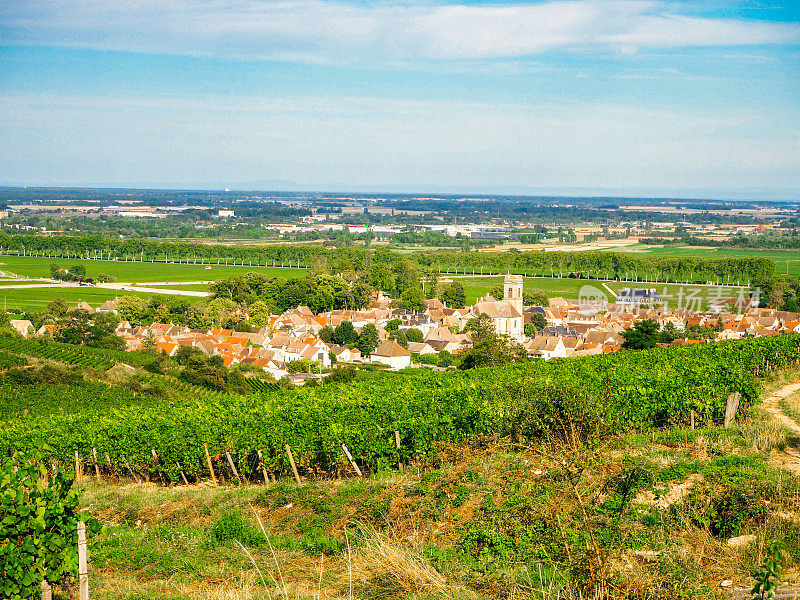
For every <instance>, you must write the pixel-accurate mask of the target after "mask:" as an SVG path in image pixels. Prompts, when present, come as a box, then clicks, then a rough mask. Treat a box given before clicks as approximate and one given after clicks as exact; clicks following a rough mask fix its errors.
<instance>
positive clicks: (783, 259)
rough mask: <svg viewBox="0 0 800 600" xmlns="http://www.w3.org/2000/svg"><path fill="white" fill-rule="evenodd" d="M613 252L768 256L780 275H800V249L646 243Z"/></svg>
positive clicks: (729, 256) (726, 256) (708, 256)
mask: <svg viewBox="0 0 800 600" xmlns="http://www.w3.org/2000/svg"><path fill="white" fill-rule="evenodd" d="M610 250H611V251H613V252H622V253H629V252H636V253H643V254H651V255H654V256H694V257H698V258H768V259H770V260H772V261H775V272H776V273H777V274H779V275H787V274H788V275H800V250H751V249H738V248H714V247H706V246H703V247H696V246H663V247H658V246H648V245H645V244H641V245H636V246H629V247H626V248H613V249H610Z"/></svg>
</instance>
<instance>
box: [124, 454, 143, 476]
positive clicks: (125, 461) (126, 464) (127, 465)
mask: <svg viewBox="0 0 800 600" xmlns="http://www.w3.org/2000/svg"><path fill="white" fill-rule="evenodd" d="M122 460H123V462H124V463H125V466H126V467H128V471H129V472H130V474H131V477H133V478H134V480H135V481H136V483H141V480H140V479H139V476H138V475H137V474H136V473H134V472H133V469H132V468H131V465H130V463H129V462H128V459H127V457H125V456H123V457H122Z"/></svg>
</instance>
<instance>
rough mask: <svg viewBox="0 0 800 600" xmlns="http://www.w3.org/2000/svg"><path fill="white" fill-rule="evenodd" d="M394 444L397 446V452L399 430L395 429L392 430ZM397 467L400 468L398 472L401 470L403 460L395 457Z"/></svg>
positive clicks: (398, 447) (398, 448)
mask: <svg viewBox="0 0 800 600" xmlns="http://www.w3.org/2000/svg"><path fill="white" fill-rule="evenodd" d="M394 446H395V448H397V450H398V453H399V451H400V432H399V431H397V429H395V430H394ZM397 468H398V469H400V472H401V473H402V472H403V461H402V460H400V459H399V458H398V459H397Z"/></svg>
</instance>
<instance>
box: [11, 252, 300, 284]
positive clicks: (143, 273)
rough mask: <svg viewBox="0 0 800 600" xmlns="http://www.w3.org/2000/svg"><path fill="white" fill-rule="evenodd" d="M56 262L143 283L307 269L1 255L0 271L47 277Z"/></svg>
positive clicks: (297, 272) (277, 274)
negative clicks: (252, 272)
mask: <svg viewBox="0 0 800 600" xmlns="http://www.w3.org/2000/svg"><path fill="white" fill-rule="evenodd" d="M51 263H56V264H58V265H59V266H61V267H65V268H69V267H70V266H71V265H76V264H81V265H83V266H84V267H85V268H86V276H87V277H91V278H95V277H97V275H98V274H99V273H105V274H106V275H110V276H112V277H114V278H116V279H117V281H127V282H135V283H143V282H146V281H208V280H212V279H214V280H216V279H225V278H228V277H234V276H236V275H243V274H245V273H249V272H250V271H257V272H258V273H264V274H265V275H269V276H271V277H292V276H299V277H303V276H304V275H305V274H306V273H307V270H306V269H295V268H289V267H287V268H280V267H257V266H252V267H250V266H247V265H245V266H241V265H237V266H235V267H234V266H226V265H212V267H211V269H206V268H205V266H204V265H185V264H164V263H147V262H145V263H140V262H125V261H113V260H80V259H74V258H71V259H67V258H63V259H52V258H40V257H22V256H0V271H5V272H12V273H14V274H16V275H18V276H20V277H26V276H27V277H50V264H51Z"/></svg>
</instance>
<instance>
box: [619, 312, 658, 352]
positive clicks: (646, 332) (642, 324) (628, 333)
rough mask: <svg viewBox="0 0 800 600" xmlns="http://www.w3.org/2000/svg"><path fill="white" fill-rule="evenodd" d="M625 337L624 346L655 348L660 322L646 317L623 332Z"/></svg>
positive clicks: (633, 348) (637, 348)
mask: <svg viewBox="0 0 800 600" xmlns="http://www.w3.org/2000/svg"><path fill="white" fill-rule="evenodd" d="M621 335H622V337H623V338H625V342H624V343H623V344H622V347H623V348H628V349H630V350H646V349H648V348H654V347H655V346H656V344H658V323H657V322H656V321H654V320H652V319H646V320H644V321H639V322H637V323H634V324H633V327H629V328H628V329H626V330H625V331H623V332H622V333H621Z"/></svg>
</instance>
